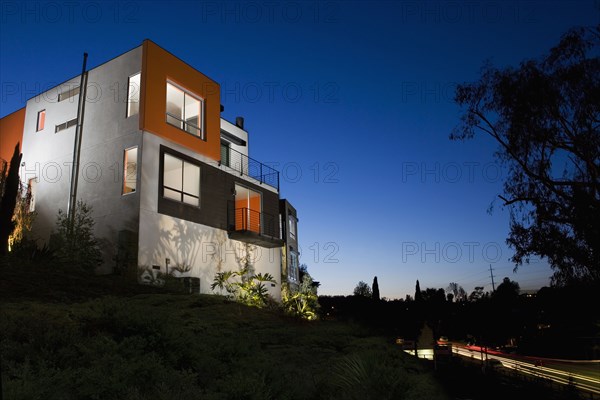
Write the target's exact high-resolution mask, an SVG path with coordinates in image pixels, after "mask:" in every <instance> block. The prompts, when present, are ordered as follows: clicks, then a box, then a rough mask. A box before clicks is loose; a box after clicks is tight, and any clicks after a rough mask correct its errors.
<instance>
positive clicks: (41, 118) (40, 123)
mask: <svg viewBox="0 0 600 400" xmlns="http://www.w3.org/2000/svg"><path fill="white" fill-rule="evenodd" d="M45 124H46V110H42V111H40V112H38V115H37V125H36V128H35V131H36V132H39V131H41V130H43V129H44V125H45Z"/></svg>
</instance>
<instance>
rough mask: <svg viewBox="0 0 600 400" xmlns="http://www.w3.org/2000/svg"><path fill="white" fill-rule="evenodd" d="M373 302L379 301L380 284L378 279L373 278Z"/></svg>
mask: <svg viewBox="0 0 600 400" xmlns="http://www.w3.org/2000/svg"><path fill="white" fill-rule="evenodd" d="M372 297H373V300H376V301H378V300H379V283H378V282H377V277H375V278H373V295H372Z"/></svg>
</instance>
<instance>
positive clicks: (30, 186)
mask: <svg viewBox="0 0 600 400" xmlns="http://www.w3.org/2000/svg"><path fill="white" fill-rule="evenodd" d="M27 192H28V195H29V211H30V212H33V211H35V196H36V192H37V178H31V179H29V181H28V183H27Z"/></svg>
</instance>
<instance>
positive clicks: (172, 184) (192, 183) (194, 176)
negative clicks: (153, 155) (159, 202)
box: [163, 153, 200, 207]
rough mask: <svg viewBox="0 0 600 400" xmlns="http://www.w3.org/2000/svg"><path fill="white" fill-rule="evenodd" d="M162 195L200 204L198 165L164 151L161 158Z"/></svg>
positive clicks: (195, 204)
mask: <svg viewBox="0 0 600 400" xmlns="http://www.w3.org/2000/svg"><path fill="white" fill-rule="evenodd" d="M163 196H164V197H165V198H167V199H172V200H177V201H180V202H183V203H187V204H191V205H193V206H196V207H199V206H200V167H199V166H197V165H195V164H192V163H189V162H187V161H184V160H181V159H179V158H177V157H175V156H172V155H171V154H168V153H165V154H164V158H163Z"/></svg>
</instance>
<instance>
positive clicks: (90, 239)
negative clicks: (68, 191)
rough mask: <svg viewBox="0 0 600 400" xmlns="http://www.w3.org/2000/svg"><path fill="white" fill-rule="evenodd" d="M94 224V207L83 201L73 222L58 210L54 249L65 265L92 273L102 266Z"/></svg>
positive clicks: (79, 202)
mask: <svg viewBox="0 0 600 400" xmlns="http://www.w3.org/2000/svg"><path fill="white" fill-rule="evenodd" d="M94 224H95V222H94V219H93V218H92V207H91V206H88V205H87V204H86V203H84V202H83V201H81V200H80V201H78V202H77V206H76V207H75V218H74V220H73V221H71V220H70V219H69V216H68V215H67V213H65V212H63V211H62V210H58V215H57V217H56V230H57V232H56V233H57V234H56V235H55V236H54V238H55V239H54V240H55V242H54V247H55V248H56V255H57V257H58V258H59V259H60V260H61V261H62V262H63V263H64V264H66V265H67V266H69V267H71V268H75V269H82V270H86V271H91V272H93V271H94V270H95V268H96V267H97V266H98V265H100V263H101V262H102V253H101V252H100V247H99V243H98V239H96V237H95V236H94Z"/></svg>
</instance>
